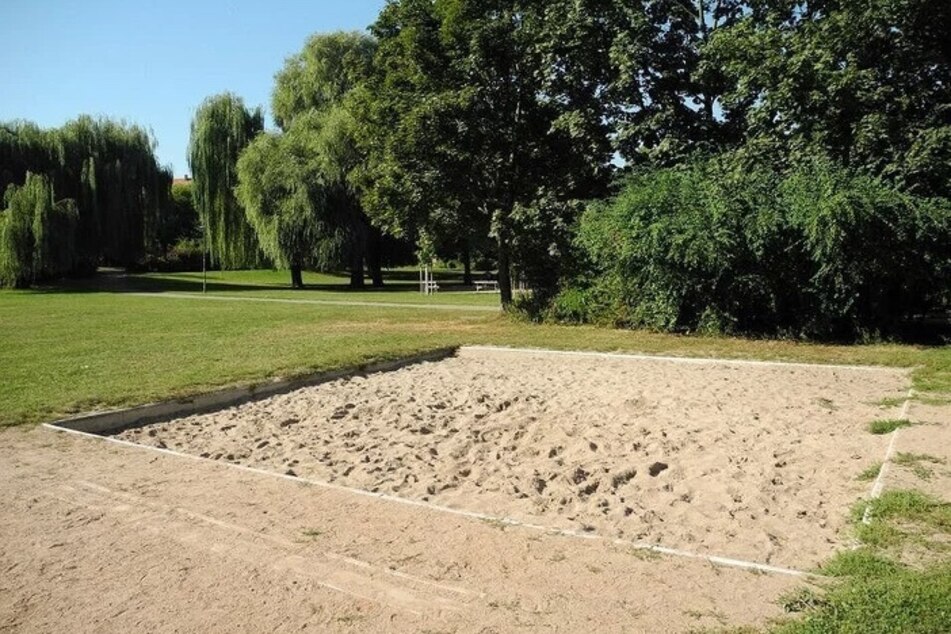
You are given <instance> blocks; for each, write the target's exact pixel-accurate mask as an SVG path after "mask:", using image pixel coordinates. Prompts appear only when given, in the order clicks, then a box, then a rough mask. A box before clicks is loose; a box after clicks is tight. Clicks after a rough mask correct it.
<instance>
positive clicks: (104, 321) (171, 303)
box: [0, 271, 951, 425]
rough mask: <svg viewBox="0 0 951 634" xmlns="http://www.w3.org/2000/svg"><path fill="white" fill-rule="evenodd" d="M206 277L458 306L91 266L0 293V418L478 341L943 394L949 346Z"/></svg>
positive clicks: (950, 374)
mask: <svg viewBox="0 0 951 634" xmlns="http://www.w3.org/2000/svg"><path fill="white" fill-rule="evenodd" d="M409 274H410V276H412V271H410V272H409ZM210 276H211V277H210V282H211V286H210V287H209V292H210V293H212V294H216V295H227V296H240V297H275V298H280V297H290V298H311V299H318V300H324V299H333V300H335V301H336V300H343V301H349V300H354V301H360V302H367V301H370V302H376V301H379V302H387V303H391V302H398V303H434V302H440V303H454V304H458V305H459V310H451V311H448V310H434V309H431V308H427V307H425V306H420V307H415V308H409V307H405V308H400V307H375V306H346V305H323V304H306V303H305V304H297V303H294V304H284V303H279V302H268V303H263V302H222V301H203V300H200V299H179V298H175V297H159V296H142V295H138V294H132V293H130V292H128V291H136V290H139V291H141V290H148V291H155V292H161V291H170V292H174V293H182V292H186V293H199V294H200V291H201V286H200V281H201V274H200V273H197V274H194V273H193V274H175V275H142V276H128V277H121V278H120V277H118V276H100V277H99V278H96V279H93V280H86V281H72V282H70V283H68V284H64V285H62V286H59V287H56V288H47V289H39V290H33V291H2V292H0V424H2V425H9V424H17V423H22V422H36V421H42V420H48V419H52V418H55V417H58V416H61V415H63V414H66V413H71V412H77V411H86V410H91V409H96V408H102V407H111V406H119V405H128V404H134V403H143V402H147V401H150V400H154V399H159V398H167V397H171V396H179V395H185V394H191V393H196V392H201V391H203V390H208V389H210V388H213V387H217V386H222V385H227V384H234V383H242V382H254V381H257V380H261V379H266V378H269V377H275V376H290V375H298V374H305V373H308V372H313V371H315V370H321V369H328V368H333V367H341V366H349V365H355V364H358V363H361V362H365V361H368V360H374V359H385V358H393V357H398V356H401V355H406V354H408V353H412V352H416V351H421V350H426V349H432V348H438V347H442V346H454V345H461V344H475V343H491V344H502V345H514V346H529V347H545V348H560V349H585V350H610V351H614V350H620V351H630V352H645V353H653V354H671V355H693V356H714V357H734V358H755V359H783V360H798V361H812V362H825V363H860V364H879V365H892V366H903V367H917V368H918V369H917V370H916V372H915V374H914V376H915V381H916V384H917V385H918V387H919V388H920V389H925V390H931V391H951V347H948V346H945V347H932V348H926V347H915V346H905V345H893V344H880V345H863V346H833V345H817V344H806V343H796V342H790V341H770V340H752V339H738V338H725V337H723V338H713V337H695V336H689V337H688V336H675V335H663V334H656V333H648V332H632V331H619V330H611V329H606V328H594V327H577V326H550V325H544V326H540V325H533V324H529V323H525V322H521V321H518V320H516V319H514V318H512V317H509V316H505V315H503V314H499V313H495V312H494V311H484V310H483V311H470V310H466V309H465V307H464V306H465V305H466V304H472V305H475V306H491V305H494V304H495V303H497V302H498V296H497V295H495V294H490V293H484V294H474V293H471V292H455V293H454V292H449V291H447V292H442V291H441V292H440V293H438V294H436V295H431V296H423V295H421V294H419V293H418V291H416V290H415V286H414V285H413V281H412V279H410V280H408V281H406V282H405V288H403V289H402V290H392V288H393V287H395V286H396V285H395V284H391V289H390V290H387V289H384V290H376V291H374V290H369V289H368V290H364V291H349V290H346V289H345V288H344V287H343V285H344V281H345V280H344V279H343V278H340V277H332V276H318V275H316V274H309V275H307V276H305V283H308V284H313V285H320V286H316V287H315V288H312V289H309V290H302V291H293V290H290V289H286V290H285V288H284V287H283V286H278V284H280V285H284V284H286V282H285V281H284V274H282V273H281V272H272V271H251V272H227V273H221V272H213V273H211V274H210ZM450 282H451V280H447V284H446V288H447V289H448V288H451V286H452V285H451V283H450ZM335 285H336V286H335Z"/></svg>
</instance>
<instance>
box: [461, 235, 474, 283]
mask: <svg viewBox="0 0 951 634" xmlns="http://www.w3.org/2000/svg"><path fill="white" fill-rule="evenodd" d="M462 283H463V284H465V285H466V286H472V253H471V251H470V249H469V241H468V240H466V241H465V244H464V245H463V247H462Z"/></svg>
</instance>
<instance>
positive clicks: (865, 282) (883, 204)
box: [548, 157, 951, 338]
mask: <svg viewBox="0 0 951 634" xmlns="http://www.w3.org/2000/svg"><path fill="white" fill-rule="evenodd" d="M576 243H577V247H578V248H579V249H580V251H581V252H582V257H583V259H584V260H585V261H586V267H585V268H584V269H583V273H582V274H581V275H577V276H575V278H574V279H571V280H569V281H568V282H567V283H565V284H563V286H562V289H561V291H560V293H559V294H558V295H557V296H556V297H555V298H554V300H553V301H552V302H551V303H550V304H549V306H548V315H549V316H550V317H552V318H554V319H558V320H563V321H588V322H603V321H609V322H611V323H613V324H615V325H618V326H628V327H646V328H651V329H656V330H662V331H702V332H725V333H730V332H747V333H753V332H755V333H768V334H778V335H787V336H812V337H834V338H856V337H867V336H873V337H874V336H880V335H882V334H888V333H890V332H894V331H895V329H896V328H897V326H898V324H899V323H900V322H901V321H902V320H904V319H907V318H908V317H911V316H914V315H920V314H922V313H925V312H928V311H931V310H937V309H940V308H942V307H943V306H945V305H946V303H947V299H948V297H947V289H948V288H949V281H951V251H949V249H951V204H949V201H947V200H944V199H924V198H917V197H914V196H910V195H907V194H904V193H901V192H899V191H897V190H895V189H893V188H891V187H889V186H888V185H886V184H884V183H883V182H882V181H879V180H876V179H873V178H869V177H865V176H861V175H856V174H853V173H851V172H848V171H846V170H844V169H842V168H839V167H836V166H834V165H832V164H831V163H828V162H825V161H813V162H807V163H805V164H802V165H800V166H798V167H796V168H794V169H793V170H791V171H790V172H789V173H786V174H779V173H777V172H774V171H772V170H769V169H765V168H756V167H751V166H748V165H742V164H739V163H737V162H734V161H733V160H731V157H721V158H718V159H714V160H709V161H706V162H703V163H696V164H692V165H688V166H685V167H681V168H671V169H659V170H654V171H650V172H644V173H638V174H634V175H632V176H630V177H629V178H628V179H627V180H626V181H625V182H624V183H623V185H622V187H621V189H620V193H618V194H617V195H616V196H615V197H614V198H613V199H610V200H607V201H602V202H597V203H594V204H592V205H590V206H589V208H588V209H587V210H586V211H585V213H584V214H583V216H582V219H581V224H580V228H579V231H578V236H577V239H576Z"/></svg>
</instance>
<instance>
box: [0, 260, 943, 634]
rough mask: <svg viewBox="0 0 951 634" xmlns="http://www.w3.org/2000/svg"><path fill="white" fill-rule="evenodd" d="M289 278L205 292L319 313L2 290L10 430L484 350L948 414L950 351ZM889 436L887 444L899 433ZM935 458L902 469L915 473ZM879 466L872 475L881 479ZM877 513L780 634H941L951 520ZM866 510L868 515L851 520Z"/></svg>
mask: <svg viewBox="0 0 951 634" xmlns="http://www.w3.org/2000/svg"><path fill="white" fill-rule="evenodd" d="M287 278H288V276H287V274H286V272H276V271H237V272H235V271H231V272H223V273H222V272H213V273H211V274H210V276H209V288H208V292H209V294H210V295H213V296H218V297H229V298H232V297H241V298H249V299H278V300H279V299H295V300H300V299H304V300H312V302H313V303H307V302H304V303H282V302H280V301H271V302H257V301H252V302H240V301H213V300H210V299H204V300H203V299H201V274H200V273H187V274H163V275H158V274H149V275H129V276H125V275H118V274H112V275H100V276H98V277H97V278H94V279H90V280H83V281H71V282H69V283H65V284H63V285H61V286H58V287H51V288H42V289H36V290H31V291H0V426H4V425H16V424H21V423H35V422H39V421H44V420H50V419H54V418H57V417H60V416H62V415H65V414H69V413H74V412H79V411H87V410H92V409H97V408H104V407H113V406H121V405H131V404H137V403H143V402H148V401H151V400H155V399H161V398H168V397H172V396H181V395H187V394H193V393H197V392H202V391H206V390H209V389H212V388H215V387H219V386H223V385H228V384H235V383H249V382H255V381H258V380H261V379H265V378H268V377H274V376H291V375H297V374H306V373H309V372H313V371H317V370H323V369H329V368H335V367H342V366H348V365H356V364H359V363H362V362H366V361H370V360H379V359H386V358H394V357H399V356H402V355H406V354H409V353H413V352H418V351H422V350H427V349H433V348H438V347H442V346H448V345H461V344H476V343H490V344H501V345H512V346H526V347H545V348H560V349H584V350H604V351H627V352H643V353H649V354H666V355H685V356H709V357H725V358H749V359H770V360H787V361H807V362H819V363H845V364H873V365H887V366H898V367H910V368H914V371H913V374H912V376H913V380H914V384H915V387H916V388H917V389H918V390H920V391H921V392H923V393H924V394H923V398H924V399H927V400H930V401H932V402H933V401H935V400H942V401H946V399H947V397H948V395H949V393H951V346H941V347H925V346H911V345H897V344H876V345H851V346H845V345H821V344H812V343H798V342H793V341H775V340H754V339H739V338H727V337H719V338H718V337H700V336H675V335H663V334H656V333H649V332H641V331H619V330H609V329H604V328H594V327H581V326H552V325H534V324H529V323H525V322H521V321H518V320H517V319H515V318H513V317H510V316H506V315H503V314H501V313H499V312H495V311H492V310H486V308H487V307H491V306H494V305H496V304H497V302H498V296H497V295H495V294H487V293H486V294H474V293H471V292H465V291H462V290H454V289H458V288H459V285H458V284H456V283H455V281H454V279H453V278H452V276H451V275H450V274H447V273H443V274H442V275H441V276H440V277H439V279H440V285H441V287H442V289H441V291H440V293H438V294H436V295H431V296H422V295H420V294H419V293H418V292H417V291H416V286H415V273H414V272H413V271H411V270H410V271H397V272H396V273H394V274H392V276H391V279H390V284H389V287H388V288H386V289H382V290H371V289H367V290H361V291H351V290H349V289H347V288H346V286H345V279H344V278H341V277H335V276H327V275H317V274H307V275H306V276H305V283H307V284H308V285H309V288H307V289H305V290H300V291H292V290H290V289H289V288H287ZM182 294H188V295H189V296H190V298H188V297H186V298H182V297H179V295H182ZM322 302H330V303H322ZM345 302H359V304H353V305H346V304H344V303H345ZM368 302H370V303H378V304H384V305H376V306H373V305H367V303H368ZM387 304H404V305H405V306H392V305H387ZM420 304H425V305H420ZM414 305H415V306H414ZM430 305H439V306H442V307H443V308H444V309H440V310H437V309H434V308H433V307H432V306H430ZM878 424H880V425H882V426H883V429H884V428H885V427H888V428H889V430H890V428H891V427H892V426H893V425H897V424H904V421H878ZM928 458H930V457H928V456H924V455H917V454H914V455H913V454H908V455H907V456H906V457H904V458H903V457H901V456H899V459H902V460H906V461H911V460H913V461H915V464H916V465H917V464H918V463H919V462H922V461H924V460H926V459H928ZM896 460H897V459H896ZM879 468H880V465H874V466H873V467H870V468H869V470H868V471H867V472H866V473H865V474H863V476H861V477H864V478H865V479H869V480H871V479H874V478H875V477H876V476H877V474H878V471H879ZM872 504H873V505H874V508H873V509H872V510H873V515H872V517H873V520H872V522H871V523H870V524H869V525H867V526H866V525H863V524H861V523H860V522H859V521H858V520H856V526H855V534H856V538H857V539H858V541H859V542H860V543H861V544H862V548H861V549H859V550H855V551H846V552H844V553H842V554H841V555H840V556H838V557H836V558H833V560H831V561H830V562H827V564H826V565H824V566H823V569H822V572H823V573H824V574H826V575H830V576H832V577H835V578H837V581H836V582H835V583H826V584H824V589H822V590H821V591H817V590H816V589H815V588H812V587H805V588H802V589H801V590H799V591H797V592H796V593H794V594H792V595H790V596H787V597H784V598H783V601H784V605H785V606H786V608H787V611H788V612H789V613H790V616H791V617H792V618H790V619H789V620H786V621H784V622H782V623H778V624H776V625H775V627H774V628H773V629H772V631H774V632H779V633H782V634H805V633H819V632H828V631H842V632H853V631H854V632H865V631H874V632H892V631H907V632H937V631H941V630H940V628H942V627H943V626H944V624H946V623H947V618H948V616H949V614H951V606H949V600H948V598H949V596H951V568H949V565H948V564H947V559H946V558H945V555H946V550H945V548H946V546H945V544H946V541H947V536H948V530H949V527H951V506H949V505H948V504H947V503H946V502H943V501H940V500H934V499H931V498H928V497H927V496H923V495H921V494H918V493H915V492H889V493H886V495H883V496H882V497H881V498H880V499H879V500H876V501H874V502H872ZM843 512H846V510H845V509H843ZM863 512H864V507H861V506H857V507H856V509H855V512H854V515H855V517H856V518H858V517H861V515H862V513H863ZM915 526H918V528H917V529H915V530H912V529H911V528H909V527H912V528H914V527H915ZM926 538H927V539H928V540H931V541H933V542H934V546H933V549H934V550H935V552H936V553H938V557H939V561H938V563H936V564H932V565H928V566H925V567H924V568H919V567H914V566H913V567H909V566H907V565H905V564H903V563H902V562H901V559H902V558H901V557H900V556H896V555H895V553H896V552H898V553H899V554H900V552H901V550H902V548H903V547H904V546H906V545H908V544H915V545H920V544H921V543H924V542H923V541H922V540H924V539H926ZM941 559H943V561H944V563H941ZM740 631H748V630H740Z"/></svg>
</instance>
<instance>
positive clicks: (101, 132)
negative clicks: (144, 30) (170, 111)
mask: <svg viewBox="0 0 951 634" xmlns="http://www.w3.org/2000/svg"><path fill="white" fill-rule="evenodd" d="M27 174H34V175H43V176H44V177H45V178H46V179H47V180H48V181H49V185H50V186H51V188H52V190H53V191H54V192H55V195H56V198H57V199H61V200H66V199H69V200H72V201H74V205H75V210H76V214H77V218H75V219H74V220H75V222H74V223H73V224H74V225H75V227H74V229H73V230H71V232H70V235H69V236H68V237H69V238H70V239H74V243H75V254H74V255H75V257H72V258H71V262H72V264H71V265H70V270H68V271H62V270H61V269H62V267H60V266H58V265H57V266H53V267H52V268H50V269H48V270H49V271H54V270H55V271H60V274H62V273H67V272H68V273H89V272H93V271H95V269H96V267H97V266H99V265H100V264H111V265H119V266H130V265H133V264H135V263H137V262H138V261H140V260H141V259H142V257H143V255H144V254H145V252H146V251H147V250H148V249H149V248H150V247H151V246H152V245H153V244H154V243H155V241H156V236H157V229H158V227H159V224H160V216H161V214H162V213H163V212H164V210H165V208H166V205H167V204H168V196H169V188H170V186H171V180H172V177H171V173H170V172H169V170H167V169H165V168H163V167H161V166H160V165H159V164H158V161H157V160H156V158H155V139H154V137H153V136H152V135H151V134H149V133H148V132H146V131H145V130H144V129H142V128H140V127H138V126H130V125H127V124H124V123H116V122H114V121H110V120H109V119H105V118H93V117H89V116H81V117H78V118H76V119H74V120H72V121H69V122H67V123H66V124H65V125H63V126H62V127H61V128H51V129H43V128H39V127H37V126H36V125H33V124H31V123H28V122H22V121H17V122H12V123H8V124H2V125H0V188H2V189H3V190H6V188H7V186H9V185H15V186H17V187H20V186H24V185H25V184H26V180H27ZM64 204H65V203H64ZM50 218H51V220H50V221H51V222H54V221H55V218H58V216H55V215H54V216H50ZM44 223H45V221H43V220H40V225H41V226H40V227H39V228H40V229H43V228H44ZM71 226H72V225H71ZM64 230H65V229H63V228H62V227H60V228H59V229H56V230H55V232H56V233H57V234H62V232H63V231H64ZM50 231H53V230H52V229H50ZM73 233H75V235H73ZM62 237H63V238H64V239H65V238H66V236H62ZM40 276H41V277H49V276H50V275H49V274H43V273H42V272H41V274H40Z"/></svg>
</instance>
